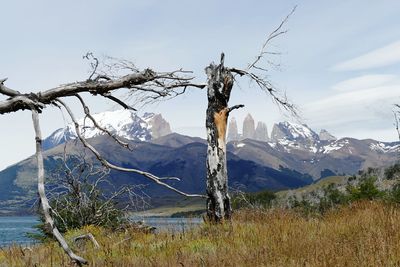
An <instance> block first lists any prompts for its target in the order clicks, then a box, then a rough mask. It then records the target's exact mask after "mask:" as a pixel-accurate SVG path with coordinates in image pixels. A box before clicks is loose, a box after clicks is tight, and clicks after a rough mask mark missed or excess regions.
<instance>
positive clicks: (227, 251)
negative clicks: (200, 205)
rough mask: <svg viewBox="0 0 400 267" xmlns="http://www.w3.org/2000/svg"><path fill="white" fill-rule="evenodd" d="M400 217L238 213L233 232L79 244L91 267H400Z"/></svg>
mask: <svg viewBox="0 0 400 267" xmlns="http://www.w3.org/2000/svg"><path fill="white" fill-rule="evenodd" d="M398 229H400V209H399V207H398V205H397V204H388V203H384V202H383V201H379V200H378V201H369V200H363V201H357V202H354V203H352V204H351V205H346V206H342V207H339V208H338V209H335V210H330V211H328V212H326V213H325V214H324V215H323V216H321V217H312V218H310V217H307V216H303V215H302V214H300V213H298V212H296V211H295V210H288V209H268V210H262V209H259V210H241V211H239V212H236V213H235V214H234V218H233V221H232V223H231V224H225V225H217V226H216V225H202V226H201V227H197V228H195V229H193V230H190V231H185V232H179V233H178V232H161V233H157V234H149V233H143V232H138V231H134V230H129V229H128V230H126V231H121V232H109V231H107V230H105V229H104V228H98V227H93V226H87V227H85V228H83V229H82V230H74V231H71V232H69V233H68V234H67V240H68V241H69V242H71V243H72V237H73V236H76V235H79V234H82V233H87V232H91V233H93V235H94V236H95V237H96V239H97V241H98V242H99V244H100V248H99V249H96V248H95V247H94V246H93V245H92V244H91V243H89V242H87V243H81V244H74V245H73V246H74V248H75V249H77V250H79V251H80V252H81V254H82V255H83V256H84V257H86V258H87V259H88V260H89V261H90V266H233V265H235V266H397V265H399V264H400V242H399V240H400V231H398ZM0 262H1V263H2V264H0V266H35V265H36V266H71V263H70V260H69V259H68V257H67V256H66V255H65V253H64V252H62V251H61V250H60V249H59V247H58V245H57V244H56V243H54V242H49V243H45V244H41V245H37V246H34V247H32V250H28V249H21V248H20V247H13V248H10V249H6V250H2V251H0Z"/></svg>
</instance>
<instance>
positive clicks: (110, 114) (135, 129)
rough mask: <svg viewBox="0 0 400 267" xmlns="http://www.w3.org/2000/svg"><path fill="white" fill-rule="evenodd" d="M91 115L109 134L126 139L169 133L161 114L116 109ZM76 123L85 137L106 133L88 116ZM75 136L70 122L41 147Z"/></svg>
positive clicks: (139, 138)
mask: <svg viewBox="0 0 400 267" xmlns="http://www.w3.org/2000/svg"><path fill="white" fill-rule="evenodd" d="M93 117H94V119H95V120H96V122H97V123H98V124H99V125H100V126H101V127H103V128H104V129H106V130H107V131H109V132H110V133H111V134H113V135H115V136H119V137H122V138H125V139H127V140H140V141H148V140H151V139H155V138H159V137H161V136H164V135H168V134H170V133H171V128H170V125H169V123H168V122H167V121H166V120H164V118H163V117H162V116H161V114H154V113H145V114H144V115H143V117H139V116H138V115H137V114H136V112H134V111H131V110H116V111H107V112H103V113H99V114H94V115H93ZM78 123H79V125H80V130H81V132H82V134H83V135H84V137H85V138H93V137H97V136H100V135H105V134H106V133H105V132H103V131H101V130H99V129H98V128H96V127H94V125H93V122H92V121H91V120H90V119H89V118H82V119H80V120H79V121H78ZM76 138H77V136H76V133H75V127H74V125H73V124H72V123H71V124H68V125H67V126H66V127H65V128H61V129H58V130H57V131H55V132H54V133H53V134H51V135H50V136H49V137H47V138H46V139H45V140H44V141H43V148H44V149H49V148H52V147H55V146H57V145H59V144H63V143H65V142H66V141H69V140H73V139H76Z"/></svg>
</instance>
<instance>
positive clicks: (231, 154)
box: [0, 111, 400, 209]
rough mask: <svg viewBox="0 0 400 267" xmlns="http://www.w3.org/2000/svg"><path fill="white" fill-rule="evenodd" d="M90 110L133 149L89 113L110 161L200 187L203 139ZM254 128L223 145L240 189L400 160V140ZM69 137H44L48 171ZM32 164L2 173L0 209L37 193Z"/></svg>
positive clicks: (85, 127) (75, 148) (146, 120)
mask: <svg viewBox="0 0 400 267" xmlns="http://www.w3.org/2000/svg"><path fill="white" fill-rule="evenodd" d="M95 116H96V117H95V118H96V120H97V121H98V123H99V124H100V125H102V126H103V127H105V128H106V129H108V130H109V131H110V132H112V133H113V134H115V135H118V136H120V138H123V139H124V140H125V141H127V142H129V143H130V146H131V147H132V148H133V151H130V150H126V149H123V148H121V147H120V146H118V145H117V144H116V143H115V142H114V141H113V139H112V138H110V137H109V136H107V135H104V133H103V132H101V131H99V130H97V129H94V128H93V126H92V125H91V124H90V121H89V120H88V119H86V122H85V121H84V120H83V119H82V120H80V125H81V128H82V131H83V132H84V134H85V136H86V137H87V138H89V141H90V142H91V143H92V144H93V145H94V146H95V147H97V149H98V150H99V151H100V152H101V153H102V154H103V155H105V156H106V158H107V159H108V160H109V161H111V162H113V163H114V164H117V165H122V166H125V167H132V168H138V169H142V170H146V171H150V172H153V173H155V174H157V175H159V176H176V177H180V178H182V180H181V181H180V182H178V181H171V183H172V184H173V185H174V186H176V187H177V188H179V189H181V190H184V191H187V192H192V193H195V192H196V193H199V192H204V190H205V175H206V174H205V161H206V150H207V147H206V141H205V140H203V139H201V138H198V137H189V136H183V135H179V134H176V133H170V132H171V130H170V127H169V124H168V122H166V121H165V120H164V119H163V118H162V116H161V115H159V114H158V115H155V114H145V115H144V116H143V117H139V116H137V115H136V114H135V113H133V112H131V111H114V112H106V113H101V114H98V115H95ZM248 122H249V123H248V124H249V125H250V127H249V128H251V129H250V130H249V132H250V133H251V132H253V128H254V123H253V122H252V118H248ZM233 128H234V125H233ZM236 128H237V127H236ZM257 128H259V131H256V130H255V131H254V132H253V134H254V135H255V136H256V135H258V134H262V135H263V136H264V137H265V138H267V139H268V141H265V140H263V141H260V140H255V139H249V138H247V139H242V140H240V141H238V140H235V141H231V142H229V143H228V145H227V150H228V153H227V156H228V172H229V178H230V185H231V186H234V187H240V188H242V189H243V190H246V191H258V190H263V189H270V190H282V189H287V188H296V187H299V186H302V185H305V184H310V183H312V182H313V181H315V180H318V179H321V178H324V177H327V176H331V175H343V174H355V173H356V172H358V171H359V170H360V169H365V168H367V167H381V166H388V165H391V164H392V163H394V162H395V161H396V160H398V155H399V152H400V143H399V142H393V143H390V142H379V141H375V140H371V139H367V140H357V139H354V138H341V139H336V138H335V137H334V136H332V135H331V134H330V133H329V132H327V131H321V133H320V134H317V133H315V132H314V131H313V130H312V129H310V128H309V127H308V126H307V125H303V124H297V123H290V122H281V123H278V124H275V125H274V127H273V129H272V132H271V137H269V136H268V133H267V129H266V126H265V125H263V124H260V126H259V127H257ZM168 133H170V134H168ZM255 136H254V138H255ZM75 138H76V134H75V131H74V130H73V127H72V125H68V126H67V127H66V128H65V129H59V130H57V131H56V132H54V133H53V134H52V135H50V136H49V137H48V138H47V139H46V140H45V141H44V146H45V148H46V149H47V150H46V151H45V164H46V170H47V174H48V175H49V176H51V174H52V173H53V172H55V170H56V169H57V168H59V166H61V164H62V162H61V161H62V154H63V151H64V145H63V143H64V142H67V144H68V146H67V151H68V153H69V154H71V155H80V154H82V149H83V148H82V146H81V145H80V144H79V143H77V142H71V141H70V140H73V139H75ZM241 138H243V137H241ZM86 156H87V160H89V161H92V162H97V161H96V160H95V158H94V157H93V156H92V154H91V153H90V152H86ZM35 169H36V164H35V160H34V158H33V157H31V158H28V159H26V160H24V161H21V162H19V163H17V164H15V165H13V166H11V167H9V168H7V169H5V170H3V171H1V172H0V203H1V204H0V209H4V208H7V207H17V206H19V207H21V206H24V207H26V206H27V205H28V204H29V203H31V202H32V199H34V198H35V195H36V184H35V183H36V177H35V175H36V173H35V172H36V171H35ZM110 177H111V180H112V184H113V186H116V187H118V186H120V185H124V184H145V185H147V187H146V192H147V193H148V194H149V195H151V196H158V197H163V196H167V195H170V194H171V192H169V191H166V190H165V189H163V188H162V187H159V186H157V185H154V184H152V183H149V182H148V181H147V180H146V179H145V178H143V177H141V176H138V175H132V174H126V173H121V172H115V171H112V172H111V176H110Z"/></svg>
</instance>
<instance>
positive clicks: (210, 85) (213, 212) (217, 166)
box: [205, 7, 296, 222]
mask: <svg viewBox="0 0 400 267" xmlns="http://www.w3.org/2000/svg"><path fill="white" fill-rule="evenodd" d="M295 9H296V7H295V8H294V9H293V10H292V11H291V12H290V14H289V15H288V16H287V17H286V18H285V19H284V20H283V21H282V22H281V24H280V25H279V26H278V27H277V28H276V29H275V30H274V31H273V32H272V33H271V34H270V35H269V36H268V37H267V39H266V41H265V42H264V44H263V46H262V48H261V51H260V53H259V54H258V55H257V57H256V58H255V60H254V61H253V62H251V63H250V64H249V65H248V66H247V68H245V69H237V68H228V67H226V66H225V65H224V59H225V55H224V53H222V54H221V60H220V63H219V64H218V65H216V64H214V63H212V64H211V65H210V66H208V67H207V68H206V69H205V71H206V74H207V96H208V108H207V114H206V128H207V141H208V148H207V215H208V219H209V220H210V221H211V222H221V221H223V220H229V219H230V218H231V215H232V207H231V200H230V197H229V192H228V173H227V161H226V140H225V137H226V128H227V121H228V117H229V114H230V113H231V112H232V111H233V110H235V109H238V108H242V107H244V105H242V104H239V105H234V106H231V107H229V106H228V103H229V99H230V96H231V91H232V88H233V85H234V81H235V75H239V76H243V77H246V78H248V79H250V80H251V81H253V82H255V83H256V84H257V86H258V87H259V88H260V89H261V90H263V91H265V92H267V93H268V94H269V95H270V96H271V97H272V99H273V100H274V101H275V102H276V103H277V104H278V105H279V106H281V107H283V108H284V109H286V110H288V111H290V112H291V113H292V114H293V115H296V108H295V106H294V105H293V104H291V103H290V102H289V101H288V100H287V98H286V96H285V95H283V96H281V95H280V94H279V92H278V91H277V90H276V89H275V88H274V86H273V85H272V84H271V82H270V81H269V80H268V79H267V78H264V76H265V75H266V72H267V69H266V67H262V61H263V59H265V56H266V55H267V54H269V52H268V51H267V50H266V49H267V47H268V44H270V43H271V42H272V41H273V40H274V39H275V38H277V37H279V36H280V35H282V34H284V33H286V32H287V30H284V29H283V26H284V25H285V23H286V22H287V20H288V19H289V17H290V15H291V14H293V12H294V11H295Z"/></svg>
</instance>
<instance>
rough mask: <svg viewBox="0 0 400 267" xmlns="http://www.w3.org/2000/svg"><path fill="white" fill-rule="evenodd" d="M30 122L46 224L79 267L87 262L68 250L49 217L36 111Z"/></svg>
mask: <svg viewBox="0 0 400 267" xmlns="http://www.w3.org/2000/svg"><path fill="white" fill-rule="evenodd" d="M32 121H33V126H34V129H35V135H36V138H35V139H36V160H37V166H38V192H39V196H40V203H41V206H42V209H43V213H44V217H45V221H46V224H47V225H48V227H49V228H50V230H51V232H52V233H53V236H54V237H55V238H56V239H57V241H58V243H59V244H60V246H61V247H62V248H63V249H64V251H65V253H67V254H68V256H69V257H70V258H71V259H72V260H74V261H75V262H77V263H78V264H79V265H81V264H87V260H85V259H84V258H82V257H79V256H78V255H76V254H75V253H74V252H73V251H72V250H71V249H70V247H69V246H68V244H67V242H66V241H65V239H64V237H63V236H62V235H61V233H60V231H59V230H58V229H57V227H56V226H55V224H54V220H53V218H52V217H51V215H50V211H51V207H50V204H49V201H48V199H47V197H46V193H45V189H44V182H45V181H44V180H45V178H44V163H43V153H42V134H41V130H40V124H39V114H38V112H37V111H36V110H32Z"/></svg>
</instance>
